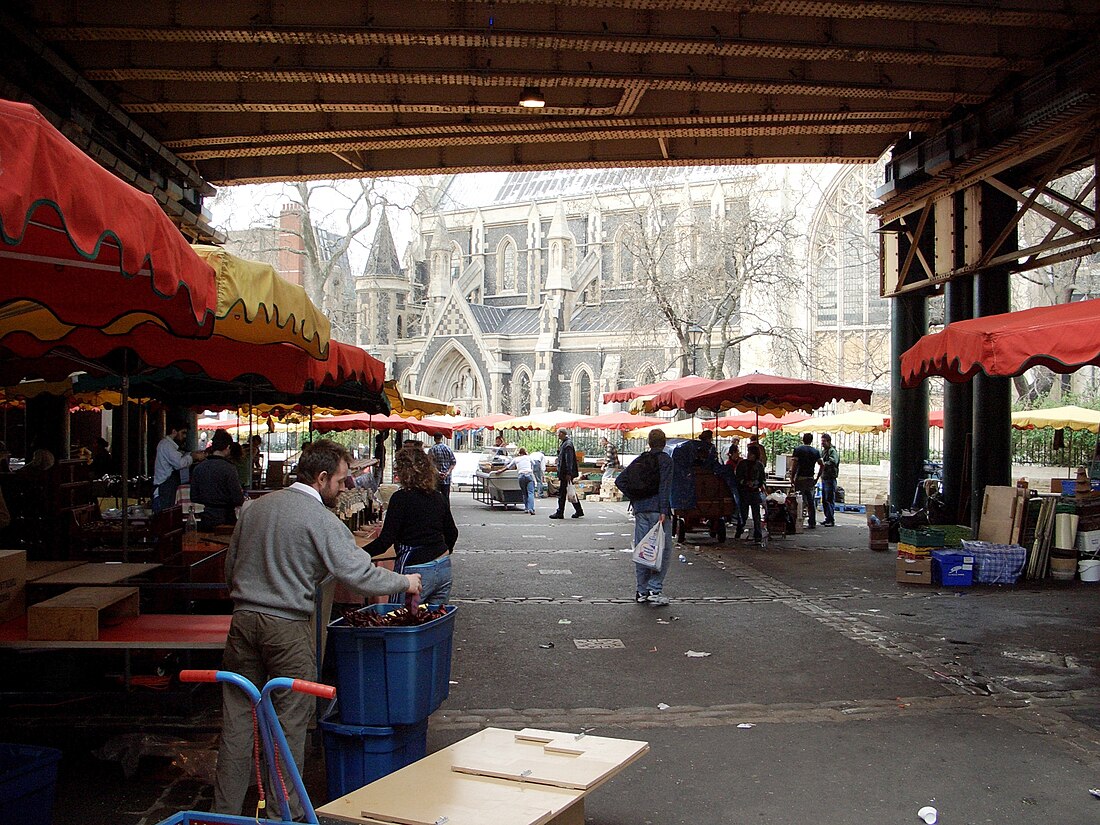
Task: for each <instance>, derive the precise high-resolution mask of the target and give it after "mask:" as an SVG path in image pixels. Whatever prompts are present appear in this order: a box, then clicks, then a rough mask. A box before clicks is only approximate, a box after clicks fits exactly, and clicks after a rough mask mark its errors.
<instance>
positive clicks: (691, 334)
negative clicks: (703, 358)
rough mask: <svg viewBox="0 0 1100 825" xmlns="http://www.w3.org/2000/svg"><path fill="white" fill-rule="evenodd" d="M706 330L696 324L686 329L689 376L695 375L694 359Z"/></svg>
mask: <svg viewBox="0 0 1100 825" xmlns="http://www.w3.org/2000/svg"><path fill="white" fill-rule="evenodd" d="M705 334H706V330H705V329H703V328H702V327H701V326H699V325H698V324H696V323H692V324H691V325H690V326H689V327H688V328H687V339H688V345H689V346H690V347H691V374H692V375H697V374H698V373H697V372H696V362H695V357H696V355H697V354H698V349H699V343H700V342H701V341H702V340H703V336H704V335H705Z"/></svg>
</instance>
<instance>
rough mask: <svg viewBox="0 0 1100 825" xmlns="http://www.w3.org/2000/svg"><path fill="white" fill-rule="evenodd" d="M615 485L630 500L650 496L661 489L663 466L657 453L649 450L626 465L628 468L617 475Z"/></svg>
mask: <svg viewBox="0 0 1100 825" xmlns="http://www.w3.org/2000/svg"><path fill="white" fill-rule="evenodd" d="M615 486H616V487H618V488H619V489H620V490H621V491H622V494H623V495H624V496H626V498H628V499H629V500H630V501H637V500H639V499H643V498H650V497H651V496H655V495H657V493H658V492H660V490H661V466H660V464H658V463H657V453H655V452H653V451H648V452H644V453H642V454H641V455H640V456H638V457H637V458H636V459H634V460H633V461H631V462H630V463H629V464H627V465H626V469H625V470H623V471H622V472H621V473H619V475H617V476H616V477H615Z"/></svg>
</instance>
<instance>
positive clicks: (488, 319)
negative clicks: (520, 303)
mask: <svg viewBox="0 0 1100 825" xmlns="http://www.w3.org/2000/svg"><path fill="white" fill-rule="evenodd" d="M470 312H471V313H472V314H473V316H474V320H475V321H477V325H478V327H480V328H481V331H482V332H488V333H494V334H499V335H536V334H537V333H538V331H539V310H538V308H537V307H536V308H528V307H511V308H505V307H494V306H485V305H484V304H470Z"/></svg>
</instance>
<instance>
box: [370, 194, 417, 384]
mask: <svg viewBox="0 0 1100 825" xmlns="http://www.w3.org/2000/svg"><path fill="white" fill-rule="evenodd" d="M355 290H356V293H357V295H358V298H359V306H360V307H361V312H362V315H361V320H362V323H361V325H360V327H359V344H360V345H361V346H365V347H368V348H369V349H370V351H371V352H372V353H373V354H374V355H375V356H376V357H378V358H379V359H380V360H382V361H383V362H386V363H387V364H388V363H391V362H392V361H393V357H394V354H395V352H396V345H397V341H398V340H399V339H401V338H404V337H405V336H406V335H407V334H408V325H409V322H410V321H412V322H413V323H414V324H415V323H416V322H417V321H418V320H419V317H411V315H410V313H414V314H416V315H417V316H418V315H419V311H418V310H414V309H413V308H412V307H411V306H410V300H409V299H410V292H411V290H412V284H411V283H410V282H409V279H408V278H406V277H405V273H404V272H402V270H401V263H400V261H399V260H398V257H397V249H396V247H395V246H394V243H393V233H392V232H391V231H390V222H389V218H388V217H387V216H386V213H385V211H384V210H383V212H382V217H381V220H380V221H379V224H378V229H377V230H376V231H375V233H374V243H373V244H372V245H371V251H370V257H369V258H368V259H367V263H366V266H364V267H363V273H362V274H361V275H360V276H359V277H358V278H357V279H356V284H355Z"/></svg>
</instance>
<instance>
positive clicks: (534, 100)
mask: <svg viewBox="0 0 1100 825" xmlns="http://www.w3.org/2000/svg"><path fill="white" fill-rule="evenodd" d="M519 105H520V106H522V107H524V108H525V109H541V108H542V107H543V106H545V105H546V98H544V97H543V96H542V92H540V91H539V88H538V86H524V87H523V94H522V95H520V98H519Z"/></svg>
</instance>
